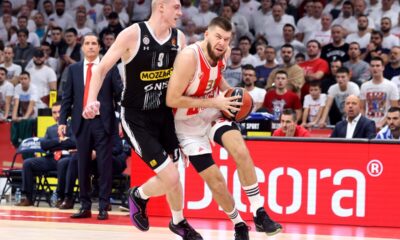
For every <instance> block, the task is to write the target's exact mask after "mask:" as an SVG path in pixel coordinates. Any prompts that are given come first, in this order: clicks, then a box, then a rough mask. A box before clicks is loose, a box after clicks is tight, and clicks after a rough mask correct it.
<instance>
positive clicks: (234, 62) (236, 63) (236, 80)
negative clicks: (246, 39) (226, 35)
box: [223, 48, 242, 87]
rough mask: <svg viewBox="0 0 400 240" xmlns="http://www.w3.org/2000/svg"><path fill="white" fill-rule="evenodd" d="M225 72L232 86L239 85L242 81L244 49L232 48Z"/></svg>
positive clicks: (225, 76)
mask: <svg viewBox="0 0 400 240" xmlns="http://www.w3.org/2000/svg"><path fill="white" fill-rule="evenodd" d="M223 74H224V78H225V80H226V81H227V82H228V84H229V85H230V86H232V87H236V86H238V85H239V84H240V82H241V81H242V50H240V48H232V50H231V56H230V64H228V66H227V67H226V70H225V71H224V73H223Z"/></svg>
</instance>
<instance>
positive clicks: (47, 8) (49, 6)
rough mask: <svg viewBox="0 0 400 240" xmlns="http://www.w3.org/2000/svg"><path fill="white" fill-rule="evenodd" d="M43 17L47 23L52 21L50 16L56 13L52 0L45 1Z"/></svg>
mask: <svg viewBox="0 0 400 240" xmlns="http://www.w3.org/2000/svg"><path fill="white" fill-rule="evenodd" d="M42 6H43V11H42V12H43V15H44V19H45V21H46V23H48V22H49V21H50V20H49V18H50V16H51V15H52V14H53V13H54V5H53V2H52V1H51V0H45V1H43V5H42Z"/></svg>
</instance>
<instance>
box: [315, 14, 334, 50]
mask: <svg viewBox="0 0 400 240" xmlns="http://www.w3.org/2000/svg"><path fill="white" fill-rule="evenodd" d="M331 25H332V16H331V14H329V13H325V14H322V17H321V29H318V30H316V31H313V32H312V33H311V36H310V39H314V40H317V41H318V42H319V43H320V44H321V46H325V45H327V44H329V43H330V42H332V30H331Z"/></svg>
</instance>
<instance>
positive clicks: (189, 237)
mask: <svg viewBox="0 0 400 240" xmlns="http://www.w3.org/2000/svg"><path fill="white" fill-rule="evenodd" d="M169 229H170V230H171V231H172V232H173V233H175V234H178V235H179V236H181V237H182V239H183V240H203V237H202V236H201V235H200V233H198V232H196V230H194V228H193V227H192V226H190V224H189V223H188V222H187V221H186V219H183V220H182V221H180V222H179V223H178V224H176V225H175V224H174V223H173V222H172V220H171V222H170V223H169Z"/></svg>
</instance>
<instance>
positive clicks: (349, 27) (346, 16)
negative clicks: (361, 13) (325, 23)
mask: <svg viewBox="0 0 400 240" xmlns="http://www.w3.org/2000/svg"><path fill="white" fill-rule="evenodd" d="M336 24H338V25H341V26H342V27H343V28H344V29H345V36H347V35H348V34H349V33H353V32H356V31H357V19H356V18H355V17H354V7H353V4H352V3H351V2H350V1H345V2H344V3H343V5H342V14H341V15H339V17H338V18H336V19H335V20H334V21H333V23H332V25H336Z"/></svg>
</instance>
